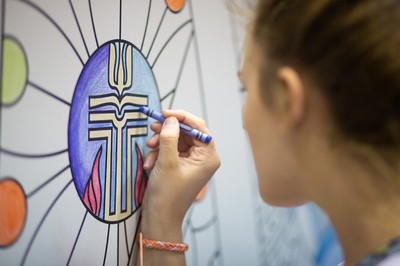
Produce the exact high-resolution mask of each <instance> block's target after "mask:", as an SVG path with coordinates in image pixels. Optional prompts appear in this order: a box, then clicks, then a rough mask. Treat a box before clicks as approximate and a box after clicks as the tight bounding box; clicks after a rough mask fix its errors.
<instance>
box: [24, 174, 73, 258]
mask: <svg viewBox="0 0 400 266" xmlns="http://www.w3.org/2000/svg"><path fill="white" fill-rule="evenodd" d="M72 182H73V180H72V179H71V180H70V181H69V182H68V183H67V184H66V185H65V186H64V188H63V189H62V190H61V191H60V193H58V195H57V196H56V198H55V199H54V200H53V202H52V203H51V204H50V207H49V208H48V209H47V211H46V212H45V214H44V215H43V217H42V219H41V220H40V222H39V224H38V226H37V227H36V229H35V232H34V233H33V235H32V237H31V240H30V241H29V244H28V247H27V248H26V250H25V252H24V255H23V257H22V261H21V264H20V265H24V263H25V261H26V258H27V256H28V255H29V251H30V249H31V247H32V244H33V242H34V241H35V239H36V236H37V234H38V233H39V230H40V228H41V227H42V225H43V223H44V222H45V220H46V218H47V215H49V213H50V211H51V209H52V208H53V207H54V205H55V204H56V203H57V201H58V199H59V198H60V197H61V195H62V194H63V193H64V191H65V190H66V189H67V188H68V186H69V185H71V183H72Z"/></svg>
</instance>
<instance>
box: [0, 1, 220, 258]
mask: <svg viewBox="0 0 400 266" xmlns="http://www.w3.org/2000/svg"><path fill="white" fill-rule="evenodd" d="M1 20H2V24H1V47H2V49H1V51H2V54H1V57H0V59H1V63H2V64H0V65H1V66H2V68H1V69H0V75H1V93H0V95H1V96H0V97H1V98H0V104H1V108H0V118H1V119H0V121H1V123H0V209H1V211H2V215H1V216H0V261H2V262H7V265H32V264H46V265H59V264H67V265H69V264H84V263H87V264H90V265H93V264H95V265H98V264H103V265H120V264H121V265H130V264H134V262H135V258H136V242H135V238H136V234H137V232H138V229H139V227H140V213H141V201H142V198H143V195H144V191H145V188H146V184H147V180H148V176H149V173H147V172H146V171H144V169H143V158H144V157H145V156H146V154H147V152H148V151H149V149H148V147H147V146H146V145H145V143H146V141H147V139H148V138H149V137H150V136H151V134H152V133H151V131H150V129H149V124H150V123H151V121H150V120H149V119H148V118H147V116H145V115H143V114H142V113H140V112H139V107H140V106H148V107H150V108H151V109H154V110H158V111H161V109H162V108H172V107H174V103H175V98H176V96H179V94H180V93H181V92H182V91H183V89H184V88H182V87H181V86H180V81H181V80H182V79H184V78H185V76H188V78H189V79H191V80H193V81H194V83H195V85H194V86H193V87H192V88H190V89H191V90H192V92H191V93H193V91H197V92H195V94H196V96H199V98H200V99H201V97H202V86H203V85H202V75H201V69H200V62H199V60H200V58H199V51H198V49H199V47H198V44H197V39H196V38H197V36H196V28H195V24H194V17H193V10H192V5H191V2H190V1H184V0H166V1H152V0H149V1H122V0H119V1H100V0H99V1H94V0H92V1H91V0H88V1H72V0H69V1H45V0H42V1H40V0H37V1H35V0H26V1H25V0H21V1H16V0H2V1H1ZM171 59H172V60H171ZM199 98H197V99H199ZM203 102H204V100H203ZM200 108H201V109H202V110H201V111H202V112H203V113H204V114H205V112H206V110H205V106H204V105H202V106H200ZM215 193H216V192H215V189H213V186H212V185H211V189H209V191H207V192H204V193H203V194H202V195H201V196H199V197H198V202H197V203H195V204H194V205H193V206H192V208H191V210H190V213H189V215H188V216H187V218H186V220H185V227H184V233H185V239H186V240H187V241H188V242H189V243H193V242H195V241H196V236H195V235H196V234H199V233H201V232H204V231H207V230H211V231H212V232H211V233H212V234H213V235H216V236H217V238H218V237H219V236H218V231H217V229H218V222H219V221H218V211H217V209H215V208H214V209H212V210H211V213H210V217H205V218H206V219H205V221H204V223H203V224H200V225H199V226H198V225H195V223H194V222H193V219H192V217H191V214H192V213H193V212H195V209H196V206H201V205H202V204H205V203H206V204H210V203H211V202H212V199H211V197H215V195H213V194H215ZM199 254H202V256H205V258H206V259H207V260H209V261H213V262H215V263H217V262H218V261H219V262H220V264H221V263H222V259H221V251H220V246H219V245H218V242H217V244H216V245H215V246H214V247H213V248H212V249H211V250H208V251H207V252H206V253H204V252H203V251H201V250H200V249H199V248H196V245H195V244H193V245H192V249H191V251H190V254H189V255H188V256H189V257H191V261H192V262H193V263H197V261H198V260H199V257H200V256H199Z"/></svg>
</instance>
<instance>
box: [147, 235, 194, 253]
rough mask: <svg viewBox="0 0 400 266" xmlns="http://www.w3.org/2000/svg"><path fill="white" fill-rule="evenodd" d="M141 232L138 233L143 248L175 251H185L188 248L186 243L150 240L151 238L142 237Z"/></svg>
mask: <svg viewBox="0 0 400 266" xmlns="http://www.w3.org/2000/svg"><path fill="white" fill-rule="evenodd" d="M141 234H142V233H140V238H141V244H142V245H143V246H144V247H145V248H151V249H158V250H166V251H175V252H185V251H187V250H188V249H189V245H188V244H184V243H173V242H168V241H159V240H151V239H143V237H142V236H141Z"/></svg>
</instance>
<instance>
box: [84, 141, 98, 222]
mask: <svg viewBox="0 0 400 266" xmlns="http://www.w3.org/2000/svg"><path fill="white" fill-rule="evenodd" d="M100 155H101V146H100V148H99V151H98V152H97V155H96V159H95V160H94V163H93V170H92V174H91V176H90V179H89V181H88V183H87V185H86V188H85V193H84V194H83V201H84V202H85V205H86V207H87V208H89V209H90V210H91V211H92V212H93V213H94V214H95V215H96V216H99V213H100V204H101V186H100V175H99V169H100V166H99V161H100Z"/></svg>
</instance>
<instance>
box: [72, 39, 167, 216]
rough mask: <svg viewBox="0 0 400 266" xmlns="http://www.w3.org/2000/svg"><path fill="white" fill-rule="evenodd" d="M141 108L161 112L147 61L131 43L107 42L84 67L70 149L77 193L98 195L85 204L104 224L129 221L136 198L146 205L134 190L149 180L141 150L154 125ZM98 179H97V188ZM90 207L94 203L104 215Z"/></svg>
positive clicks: (136, 203) (74, 114) (80, 80)
mask: <svg viewBox="0 0 400 266" xmlns="http://www.w3.org/2000/svg"><path fill="white" fill-rule="evenodd" d="M140 106H151V107H152V108H155V109H157V110H160V109H161V107H160V99H159V96H158V88H157V84H156V81H155V78H154V75H153V72H152V71H151V69H150V66H149V65H148V63H147V61H146V59H145V58H144V57H143V55H142V54H141V53H140V51H138V50H137V48H135V46H134V45H133V44H130V43H129V42H127V41H122V40H116V41H110V42H107V43H105V44H103V45H102V46H101V47H100V48H99V49H97V50H96V52H94V54H93V55H92V56H91V57H90V59H89V61H88V62H87V63H86V64H85V67H84V69H83V71H82V73H81V75H80V77H79V80H78V83H77V85H76V89H75V93H74V97H73V99H72V104H71V111H70V118H69V129H68V144H69V145H68V146H69V158H70V163H71V170H72V175H73V178H74V183H75V186H76V189H77V191H78V194H79V196H80V197H81V198H82V199H83V198H84V195H85V191H86V190H88V189H89V188H92V191H97V193H91V194H90V195H93V196H97V197H94V198H96V199H97V200H96V201H95V202H94V201H87V200H84V201H83V202H84V204H85V206H86V207H87V208H88V209H89V210H90V212H91V213H92V214H93V215H95V217H96V218H98V219H100V220H102V221H104V222H117V221H122V220H124V219H126V218H128V217H129V216H130V215H131V214H133V213H134V212H135V211H136V210H137V208H138V207H139V203H138V202H136V200H140V201H141V198H140V197H138V196H136V195H134V193H133V192H136V191H138V190H137V189H136V180H137V179H138V178H141V177H142V176H144V173H142V172H143V171H144V170H143V168H142V164H143V163H142V161H143V160H142V157H143V155H142V154H143V152H144V151H141V150H140V148H139V147H145V142H146V140H147V139H148V137H147V136H148V123H149V122H148V120H147V117H146V116H144V115H143V114H141V113H140V112H139V110H138V109H139V107H140ZM135 143H136V145H135ZM100 148H101V151H104V152H100V150H99V149H100ZM138 169H141V171H138ZM135 173H136V174H135ZM94 174H95V175H94ZM94 177H95V179H93V178H94ZM94 180H97V181H98V182H96V184H97V186H95V187H93V185H94V184H95V183H94ZM89 181H90V182H89ZM88 186H89V187H88ZM88 195H89V194H88ZM88 203H95V206H96V208H95V209H96V210H97V208H99V213H98V214H96V213H94V212H93V211H92V207H93V204H92V205H90V204H88ZM90 206H92V207H90ZM97 206H99V207H97Z"/></svg>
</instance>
